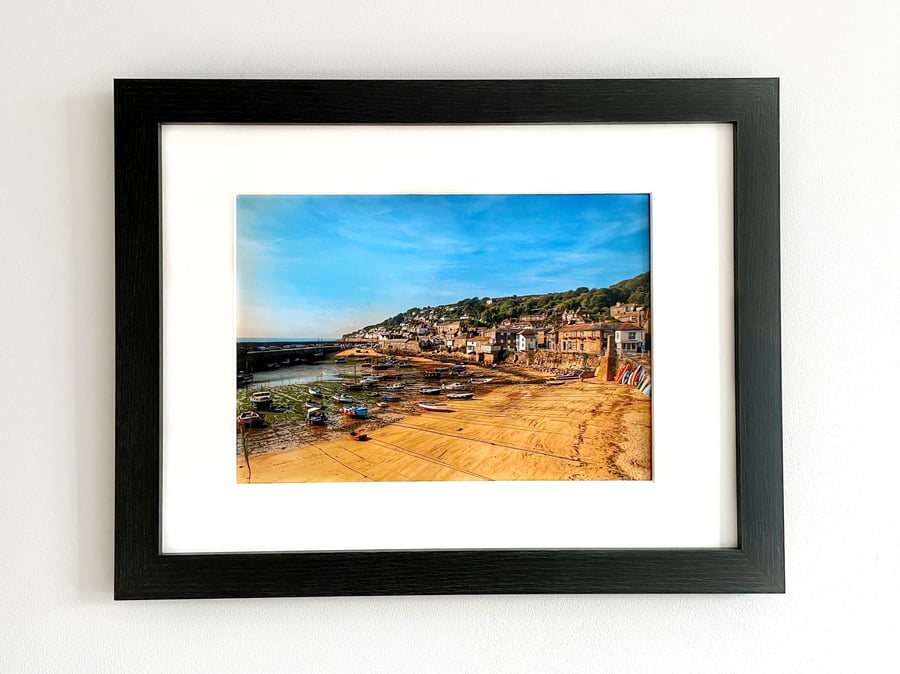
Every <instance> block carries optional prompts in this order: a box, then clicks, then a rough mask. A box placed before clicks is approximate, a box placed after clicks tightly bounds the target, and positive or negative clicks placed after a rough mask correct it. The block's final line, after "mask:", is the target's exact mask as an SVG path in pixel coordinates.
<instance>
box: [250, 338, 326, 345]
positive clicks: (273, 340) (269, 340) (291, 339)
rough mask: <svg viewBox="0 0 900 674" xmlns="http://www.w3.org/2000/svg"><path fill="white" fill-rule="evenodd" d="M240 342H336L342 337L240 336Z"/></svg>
mask: <svg viewBox="0 0 900 674" xmlns="http://www.w3.org/2000/svg"><path fill="white" fill-rule="evenodd" d="M237 341H238V343H239V344H240V343H242V342H244V343H246V342H298V343H299V342H312V343H315V342H336V341H340V337H238V338H237Z"/></svg>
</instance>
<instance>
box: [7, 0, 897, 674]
mask: <svg viewBox="0 0 900 674" xmlns="http://www.w3.org/2000/svg"><path fill="white" fill-rule="evenodd" d="M898 11H900V10H898V3H897V2H896V0H858V1H857V2H853V3H849V2H841V3H838V2H829V1H828V0H824V1H823V0H809V1H806V0H798V1H794V2H785V1H783V0H780V1H774V0H760V1H758V2H747V1H746V0H699V1H694V2H669V1H667V0H648V1H646V2H630V3H626V2H612V1H611V0H609V1H607V2H588V1H585V2H560V1H557V2H554V3H550V2H539V1H535V0H527V1H523V0H519V1H517V2H494V3H486V2H469V1H466V0H455V1H454V2H431V1H429V2H423V1H421V0H410V1H404V2H380V3H368V2H358V1H357V2H340V3H337V2H335V3H333V2H313V1H312V0H278V1H275V2H260V3H248V2H238V1H236V0H226V1H224V2H220V3H205V2H195V3H185V2H182V1H181V0H155V1H154V2H147V1H144V2H137V3H126V2H121V0H117V1H112V0H97V1H96V2H92V3H63V2H47V1H46V0H43V1H34V2H30V3H13V2H12V0H7V1H6V2H4V3H3V5H2V7H0V73H2V85H3V86H2V91H3V97H2V102H3V105H2V106H0V121H2V124H0V127H2V130H3V131H2V136H0V137H2V141H0V171H2V173H0V205H2V209H0V230H2V242H3V249H2V250H3V252H2V265H0V281H2V283H0V288H2V290H0V295H2V308H3V312H2V321H3V325H4V329H3V330H2V333H0V354H2V361H0V362H2V370H0V372H2V382H3V386H2V387H0V413H2V417H0V418H2V423H0V447H2V451H3V454H2V456H3V463H2V487H0V532H2V535H3V539H2V545H0V550H2V552H0V671H66V672H68V671H85V672H95V671H113V672H120V671H122V672H124V671H128V672H132V671H134V672H141V671H216V672H226V671H278V670H294V669H297V670H300V669H305V670H308V671H346V670H357V671H385V672H387V671H391V672H393V671H501V670H505V671H518V670H525V671H603V670H608V671H627V670H640V671H710V672H719V671H743V670H746V671H749V670H760V671H794V670H798V671H866V670H869V671H871V670H872V669H874V668H879V667H886V666H887V663H889V662H891V661H894V662H893V665H896V662H895V651H896V643H895V642H896V638H897V633H898V627H900V618H898V604H897V602H898V599H900V592H898V590H900V581H898V576H900V574H898V567H900V554H898V546H900V543H898V539H900V537H898V531H900V521H898V515H897V513H898V512H900V507H898V506H900V504H898V498H897V496H896V494H897V487H896V479H897V476H898V475H900V470H898V469H900V465H898V458H897V456H898V450H900V441H898V440H897V433H896V426H895V424H896V420H897V418H898V414H897V409H898V407H900V393H898V387H897V381H898V378H900V377H898V375H900V364H898V363H900V359H898V357H897V351H896V349H895V348H894V343H893V342H894V336H895V335H896V334H897V333H898V330H900V312H898V308H897V300H898V298H900V272H898V267H897V263H896V259H897V257H898V255H900V235H898V232H900V222H898V216H897V206H896V199H897V195H898V178H900V170H898V159H897V156H898V153H897V149H898V147H900V133H898V121H897V119H898V116H897V110H898V109H900V84H898V82H900V79H898V76H900V72H898V64H900V51H898V46H897V35H898V34H900V17H898ZM117 76H126V77H139V76H144V77H182V76H194V77H299V78H306V77H310V78H325V77H338V78H347V77H359V78H383V77H392V78H393V77H397V78H402V77H409V78H423V77H439V78H450V77H466V78H480V77H487V78H492V77H625V76H627V77H650V76H653V77H657V76H779V77H781V78H782V84H781V93H782V99H781V100H782V116H781V124H782V126H781V128H782V144H781V148H782V194H783V202H782V232H783V244H782V254H783V257H782V269H783V271H782V278H783V298H782V314H783V317H784V332H783V339H784V422H785V430H784V439H785V498H786V512H785V516H786V527H787V542H786V545H787V574H788V575H787V578H788V592H787V594H786V595H784V596H761V597H758V596H713V597H707V596H634V597H630V596H597V597H594V596H576V597H555V596H548V597H487V598H484V597H450V598H424V597H412V598H349V599H281V600H267V601H261V600H247V601H232V600H219V601H173V602H155V603H150V602H131V603H113V602H112V600H111V592H112V529H113V525H112V517H113V514H112V508H113V426H112V424H113V419H112V409H113V390H114V378H113V359H112V354H113V168H112V142H113V131H112V104H111V91H112V79H113V78H114V77H117ZM861 306H865V307H866V310H865V311H864V312H863V313H864V315H863V316H860V314H859V307H861ZM857 320H860V321H862V322H863V323H865V324H866V326H867V329H870V330H872V331H873V332H874V333H875V334H877V335H878V336H879V338H878V339H877V340H876V341H875V342H874V343H872V345H871V347H870V349H871V350H870V351H868V352H865V353H860V352H858V351H855V347H854V346H853V345H852V342H851V340H850V339H849V338H848V335H844V334H842V333H841V326H846V325H850V324H854V323H855V322H856V321H857ZM863 358H865V360H863ZM148 432H153V429H152V427H150V426H148Z"/></svg>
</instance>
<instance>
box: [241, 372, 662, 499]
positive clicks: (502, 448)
mask: <svg viewBox="0 0 900 674" xmlns="http://www.w3.org/2000/svg"><path fill="white" fill-rule="evenodd" d="M545 376H546V375H545ZM410 398H413V396H410ZM436 398H437V397H435V396H431V397H426V396H415V400H416V401H418V400H423V401H428V402H446V403H447V406H448V407H449V408H450V409H451V410H453V411H451V412H428V411H425V410H418V411H412V410H413V409H415V408H414V406H406V407H405V408H404V412H405V413H404V414H398V413H393V414H384V415H381V416H382V417H383V418H382V419H381V420H380V421H377V420H372V421H366V422H360V423H358V424H355V425H354V428H355V430H357V431H362V432H365V433H367V434H368V440H366V441H357V440H354V439H352V438H351V437H350V436H349V433H347V434H346V437H343V436H339V437H338V438H337V439H334V438H333V437H331V438H325V437H324V436H323V440H322V441H321V442H313V443H310V444H306V445H304V446H299V447H296V448H293V449H287V450H285V451H279V452H265V453H261V454H251V456H250V467H251V471H252V476H251V477H250V479H249V480H248V474H247V468H246V463H245V461H244V457H243V455H242V454H238V457H237V479H238V482H242V483H246V482H248V481H251V482H254V483H271V482H355V481H429V480H648V479H650V477H651V471H650V468H651V449H650V444H651V443H650V399H649V398H646V397H644V396H643V395H642V394H641V393H640V392H639V391H637V390H635V389H633V388H630V387H627V386H620V385H617V384H615V383H606V382H600V381H598V380H596V379H587V380H585V381H578V380H574V381H567V382H566V383H565V384H563V385H560V386H547V385H545V384H543V383H536V382H528V383H525V382H522V383H508V384H503V385H490V384H489V385H485V386H481V387H478V388H476V390H475V398H474V399H472V400H451V401H448V400H447V399H446V398H444V397H443V396H441V397H440V399H436ZM377 413H379V414H380V413H381V410H378V412H377Z"/></svg>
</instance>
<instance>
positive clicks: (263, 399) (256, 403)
mask: <svg viewBox="0 0 900 674" xmlns="http://www.w3.org/2000/svg"><path fill="white" fill-rule="evenodd" d="M250 404H251V405H253V409H256V410H267V409H269V407H271V405H272V393H271V392H269V391H257V392H256V393H251V394H250Z"/></svg>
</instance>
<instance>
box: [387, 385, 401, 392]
mask: <svg viewBox="0 0 900 674" xmlns="http://www.w3.org/2000/svg"><path fill="white" fill-rule="evenodd" d="M384 390H385V391H402V390H403V384H388V385H387V386H385V387H384Z"/></svg>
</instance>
